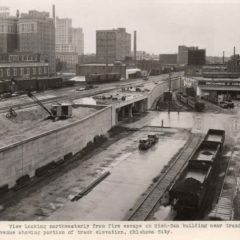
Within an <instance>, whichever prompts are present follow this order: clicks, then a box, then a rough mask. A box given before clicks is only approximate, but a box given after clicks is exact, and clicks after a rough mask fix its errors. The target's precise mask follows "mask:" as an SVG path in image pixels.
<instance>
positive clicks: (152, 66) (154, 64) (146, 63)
mask: <svg viewBox="0 0 240 240" xmlns="http://www.w3.org/2000/svg"><path fill="white" fill-rule="evenodd" d="M137 67H138V68H140V69H141V70H143V71H146V72H147V74H149V75H159V74H160V73H161V70H162V66H161V63H160V61H159V60H138V61H137Z"/></svg>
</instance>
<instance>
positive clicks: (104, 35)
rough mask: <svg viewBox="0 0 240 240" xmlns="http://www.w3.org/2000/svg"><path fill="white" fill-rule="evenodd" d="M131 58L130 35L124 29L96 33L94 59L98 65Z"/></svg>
mask: <svg viewBox="0 0 240 240" xmlns="http://www.w3.org/2000/svg"><path fill="white" fill-rule="evenodd" d="M130 56H131V34H129V33H127V32H126V29H125V28H118V29H113V30H98V31H97V32H96V58H97V62H99V63H113V62H114V61H124V60H125V59H126V58H127V57H130Z"/></svg>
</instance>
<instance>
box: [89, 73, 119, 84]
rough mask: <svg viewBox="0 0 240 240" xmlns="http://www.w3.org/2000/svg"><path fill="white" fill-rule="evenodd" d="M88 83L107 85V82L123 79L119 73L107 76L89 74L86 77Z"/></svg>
mask: <svg viewBox="0 0 240 240" xmlns="http://www.w3.org/2000/svg"><path fill="white" fill-rule="evenodd" d="M85 78H86V82H87V83H106V82H117V81H120V79H121V74H119V73H107V74H89V75H86V77H85Z"/></svg>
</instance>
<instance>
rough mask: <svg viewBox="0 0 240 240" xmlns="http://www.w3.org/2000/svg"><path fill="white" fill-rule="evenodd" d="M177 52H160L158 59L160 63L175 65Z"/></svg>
mask: <svg viewBox="0 0 240 240" xmlns="http://www.w3.org/2000/svg"><path fill="white" fill-rule="evenodd" d="M177 56H178V55H177V54H160V56H159V59H160V62H161V64H162V65H176V64H177Z"/></svg>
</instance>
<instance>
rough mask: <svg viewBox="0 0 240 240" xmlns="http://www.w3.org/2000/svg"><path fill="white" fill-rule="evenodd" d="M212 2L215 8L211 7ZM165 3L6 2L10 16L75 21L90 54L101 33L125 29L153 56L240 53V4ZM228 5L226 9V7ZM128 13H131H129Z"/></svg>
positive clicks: (141, 0)
mask: <svg viewBox="0 0 240 240" xmlns="http://www.w3.org/2000/svg"><path fill="white" fill-rule="evenodd" d="M209 2H211V3H209ZM218 2H219V3H216V1H205V0H202V1H200V0H196V1H189V0H185V1H181V0H179V1H176V0H174V1H168V2H167V1H165V0H130V1H127V0H123V1H116V0H98V1H94V0H82V1H76V0H69V1H68V2H67V6H68V7H67V8H66V1H65V0H53V1H47V0H42V1H41V2H39V3H38V2H35V1H34V2H33V1H30V0H21V1H16V0H9V1H5V2H4V1H3V2H2V3H1V5H3V6H9V7H10V10H11V14H15V12H16V10H17V9H19V10H20V13H21V12H27V11H28V10H31V9H36V10H38V11H47V12H50V13H51V11H52V4H55V5H56V16H58V17H61V18H72V20H73V26H74V27H81V28H83V31H84V33H85V40H86V44H85V52H86V53H95V52H96V36H95V35H96V30H105V29H113V28H118V27H124V28H126V29H127V31H128V32H129V33H131V34H133V31H134V30H136V31H137V32H138V50H143V51H146V52H149V53H155V54H160V53H163V54H164V53H176V52H177V47H178V45H186V46H192V45H194V46H195V45H197V46H199V47H200V48H206V52H207V55H208V56H221V55H222V52H223V51H225V56H230V55H232V54H233V47H234V46H236V52H237V53H238V52H240V46H238V42H239V40H240V30H238V29H237V28H236V27H235V26H234V23H237V22H238V21H240V16H239V14H238V9H239V6H240V0H236V1H230V3H226V1H218ZM224 2H225V4H224ZM126 10H127V11H126Z"/></svg>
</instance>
